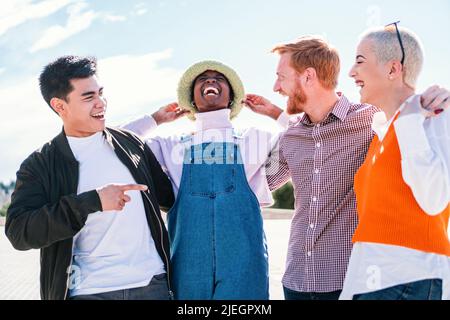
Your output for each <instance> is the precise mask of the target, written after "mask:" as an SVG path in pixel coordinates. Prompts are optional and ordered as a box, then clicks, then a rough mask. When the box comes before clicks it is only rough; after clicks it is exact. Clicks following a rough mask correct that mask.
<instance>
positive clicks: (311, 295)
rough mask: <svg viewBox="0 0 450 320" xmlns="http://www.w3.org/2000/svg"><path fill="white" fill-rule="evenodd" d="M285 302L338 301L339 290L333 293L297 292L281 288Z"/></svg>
mask: <svg viewBox="0 0 450 320" xmlns="http://www.w3.org/2000/svg"><path fill="white" fill-rule="evenodd" d="M283 291H284V299H285V300H338V299H339V296H340V294H341V290H339V291H333V292H298V291H294V290H291V289H288V288H286V287H284V286H283Z"/></svg>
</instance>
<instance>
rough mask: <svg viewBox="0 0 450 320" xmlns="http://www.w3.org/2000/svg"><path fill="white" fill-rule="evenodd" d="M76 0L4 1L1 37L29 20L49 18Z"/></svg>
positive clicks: (0, 16) (0, 21)
mask: <svg viewBox="0 0 450 320" xmlns="http://www.w3.org/2000/svg"><path fill="white" fill-rule="evenodd" d="M74 1H76V0H44V1H41V2H38V3H35V2H34V1H33V0H8V1H2V3H1V7H2V8H1V11H0V36H2V35H3V34H5V33H6V32H7V31H8V30H9V29H11V28H14V27H16V26H18V25H20V24H22V23H24V22H26V21H28V20H31V19H38V18H44V17H47V16H49V15H51V14H53V13H55V12H57V11H58V10H60V9H62V8H64V7H65V6H67V5H68V4H70V3H73V2H74Z"/></svg>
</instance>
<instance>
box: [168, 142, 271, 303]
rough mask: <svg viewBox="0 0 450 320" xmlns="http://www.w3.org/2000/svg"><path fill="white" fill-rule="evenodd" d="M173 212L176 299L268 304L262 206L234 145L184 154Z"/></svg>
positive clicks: (195, 148)
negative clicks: (247, 300)
mask: <svg viewBox="0 0 450 320" xmlns="http://www.w3.org/2000/svg"><path fill="white" fill-rule="evenodd" d="M184 159H185V160H184V164H183V174H182V177H181V184H180V189H179V193H178V196H177V200H176V202H175V205H174V206H173V208H172V209H171V210H170V211H169V213H168V229H169V238H170V241H171V262H172V266H173V281H172V283H173V286H174V294H175V298H176V299H183V300H184V299H188V300H191V299H195V300H196V299H205V300H207V299H217V300H223V299H236V300H237V299H261V300H262V299H268V297H269V281H268V279H269V278H268V256H267V245H266V238H265V235H264V230H263V221H262V216H261V210H260V207H259V202H258V200H257V198H256V196H255V194H254V193H253V191H252V190H251V189H250V186H249V185H248V182H247V177H246V175H245V171H244V166H243V165H242V160H241V159H242V158H241V155H240V152H239V148H238V146H237V145H236V144H234V143H209V144H208V143H203V144H200V145H194V146H191V147H190V149H187V150H186V152H185V158H184Z"/></svg>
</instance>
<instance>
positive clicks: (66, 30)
mask: <svg viewBox="0 0 450 320" xmlns="http://www.w3.org/2000/svg"><path fill="white" fill-rule="evenodd" d="M87 6H88V5H87V3H85V2H79V3H76V4H73V5H71V6H70V7H69V8H68V9H67V13H68V14H69V18H68V20H67V23H66V25H65V26H60V25H55V26H52V27H50V28H48V29H47V30H45V31H44V34H43V35H42V37H41V38H40V39H39V40H37V41H36V43H35V44H34V45H33V46H32V47H31V49H30V52H32V53H33V52H36V51H39V50H42V49H47V48H50V47H54V46H56V45H57V44H59V43H61V42H62V41H64V40H66V39H67V38H70V37H71V36H73V35H75V34H77V33H79V32H81V31H83V30H85V29H87V28H89V27H90V25H91V24H92V22H93V21H94V20H95V19H96V18H97V17H99V14H98V13H96V12H94V11H92V10H90V11H86V12H83V10H84V9H85V8H86V7H87Z"/></svg>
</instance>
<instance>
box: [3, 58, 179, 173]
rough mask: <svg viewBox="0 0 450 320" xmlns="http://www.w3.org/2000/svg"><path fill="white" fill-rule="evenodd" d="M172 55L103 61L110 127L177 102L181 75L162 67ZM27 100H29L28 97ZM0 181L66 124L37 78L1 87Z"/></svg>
mask: <svg viewBox="0 0 450 320" xmlns="http://www.w3.org/2000/svg"><path fill="white" fill-rule="evenodd" d="M171 56H172V51H171V50H165V51H161V52H156V53H149V54H145V55H133V56H131V55H121V56H114V57H109V58H106V59H101V60H99V62H98V64H99V76H100V80H101V82H102V83H103V85H104V86H105V95H106V97H107V99H108V113H107V115H108V125H118V124H120V123H123V122H124V121H127V120H129V119H130V118H131V117H133V116H137V115H139V114H142V113H144V112H145V113H152V112H153V111H154V110H156V108H158V107H159V105H157V103H160V101H161V100H167V99H170V100H172V99H175V98H176V86H177V83H178V79H179V78H180V75H181V71H180V70H177V69H174V68H171V67H161V66H160V62H161V61H163V60H167V59H170V58H171ZM24 97H26V98H24ZM0 110H1V117H0V149H1V150H8V152H5V153H3V154H2V156H3V158H2V165H1V166H0V181H6V180H8V179H10V178H14V173H15V171H16V170H17V169H18V168H19V165H20V163H21V162H22V161H23V160H24V159H25V157H26V156H27V155H28V154H30V153H31V152H32V151H33V150H35V149H37V148H38V147H39V146H41V145H42V144H43V143H45V142H46V141H48V140H49V139H51V138H52V137H53V136H55V135H56V134H58V133H59V131H60V130H61V126H62V123H61V121H60V120H59V118H58V117H57V116H56V115H55V114H54V113H53V112H52V111H51V110H50V108H49V107H48V106H47V105H46V103H45V101H44V100H43V99H42V97H41V94H40V92H39V86H38V81H37V75H32V76H30V77H29V78H26V79H22V80H21V81H18V82H17V83H16V84H14V85H10V86H8V87H6V86H3V87H1V88H0Z"/></svg>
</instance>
